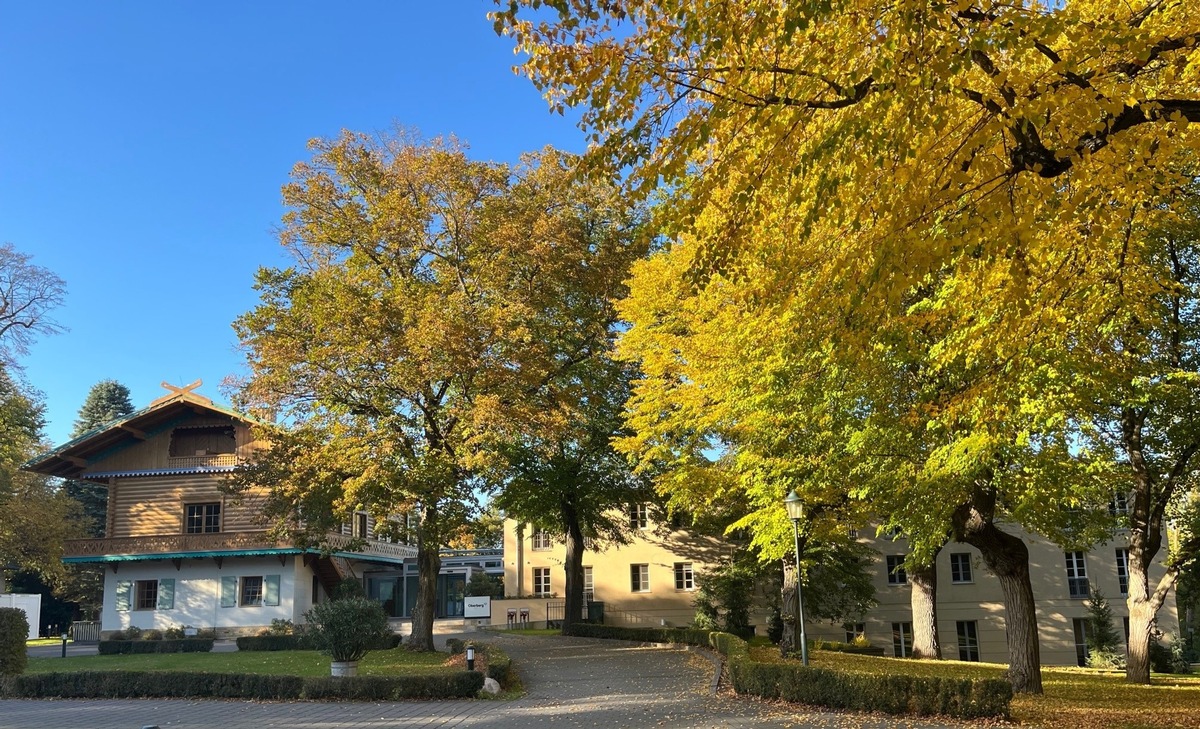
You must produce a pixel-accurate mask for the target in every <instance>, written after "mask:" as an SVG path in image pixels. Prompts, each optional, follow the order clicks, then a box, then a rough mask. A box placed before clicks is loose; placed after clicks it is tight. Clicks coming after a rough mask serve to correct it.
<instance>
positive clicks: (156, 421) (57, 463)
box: [21, 383, 259, 478]
mask: <svg viewBox="0 0 1200 729" xmlns="http://www.w3.org/2000/svg"><path fill="white" fill-rule="evenodd" d="M198 384H199V383H194V384H193V385H191V386H189V387H186V388H177V387H169V386H168V389H170V390H171V391H172V392H171V393H170V394H167V395H164V396H163V397H160V398H158V399H157V400H155V401H154V402H152V403H150V404H149V405H148V406H147V407H145V408H142V409H141V410H138V411H137V412H135V413H130V414H129V415H126V416H124V417H121V418H117V419H116V420H113V421H111V422H108V423H105V424H104V425H101V426H98V427H96V428H93V429H92V430H89V431H88V432H86V433H84V434H83V435H81V436H79V437H78V438H75V439H74V440H71V441H68V442H67V443H64V444H62V445H60V446H58V447H57V448H55V449H54V450H52V451H50V452H48V453H45V454H43V455H40V456H38V457H36V458H33V459H30V460H29V462H28V463H26V464H25V465H23V466H21V468H22V469H24V470H26V471H33V472H34V473H41V474H45V475H47V476H59V477H61V478H79V477H80V474H82V473H83V472H84V471H86V470H87V468H88V466H89V465H90V463H89V462H90V461H92V460H100V459H101V458H104V457H107V456H109V455H111V454H112V453H113V452H114V451H116V450H119V449H121V448H124V447H127V446H129V445H133V444H134V443H137V442H139V441H144V440H146V439H148V438H150V437H152V436H154V435H157V434H159V433H161V432H162V431H164V430H166V429H168V428H171V427H173V426H174V425H175V424H176V423H179V422H182V421H183V420H185V419H187V418H190V417H192V416H194V415H212V414H216V415H221V416H225V417H228V418H231V419H233V420H240V421H242V422H245V423H258V422H259V421H257V420H256V419H254V418H252V417H250V416H248V415H245V414H243V413H239V412H237V411H236V410H231V409H229V408H226V407H223V406H220V405H217V404H215V403H214V402H213V401H212V400H210V399H208V398H207V397H204V396H203V395H198V394H196V393H194V392H192V391H191V389H192V387H195V386H196V385H198ZM164 385H165V383H164Z"/></svg>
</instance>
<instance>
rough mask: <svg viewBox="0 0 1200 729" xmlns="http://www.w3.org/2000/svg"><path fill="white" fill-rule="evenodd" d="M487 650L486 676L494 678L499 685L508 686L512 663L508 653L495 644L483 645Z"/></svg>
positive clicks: (510, 681) (511, 677) (511, 675)
mask: <svg viewBox="0 0 1200 729" xmlns="http://www.w3.org/2000/svg"><path fill="white" fill-rule="evenodd" d="M483 649H484V650H485V651H487V658H488V665H487V677H488V678H494V679H496V682H497V683H499V684H500V685H501V686H508V685H509V684H511V683H512V680H513V667H512V665H513V663H512V659H511V658H509V657H508V654H507V653H505V652H504V651H502V650H500V649H499V648H497V647H496V646H493V645H487V646H483Z"/></svg>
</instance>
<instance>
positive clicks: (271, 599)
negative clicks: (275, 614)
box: [263, 575, 279, 605]
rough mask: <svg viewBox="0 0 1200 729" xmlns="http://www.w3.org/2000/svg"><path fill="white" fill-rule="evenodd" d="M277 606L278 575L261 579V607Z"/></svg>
mask: <svg viewBox="0 0 1200 729" xmlns="http://www.w3.org/2000/svg"><path fill="white" fill-rule="evenodd" d="M278 604H279V575H267V576H266V577H263V605H278Z"/></svg>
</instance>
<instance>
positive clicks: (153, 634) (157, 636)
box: [141, 628, 163, 640]
mask: <svg viewBox="0 0 1200 729" xmlns="http://www.w3.org/2000/svg"><path fill="white" fill-rule="evenodd" d="M141 637H142V640H162V639H163V632H162V631H161V630H159V629H158V628H150V629H149V630H143V631H142V636H141Z"/></svg>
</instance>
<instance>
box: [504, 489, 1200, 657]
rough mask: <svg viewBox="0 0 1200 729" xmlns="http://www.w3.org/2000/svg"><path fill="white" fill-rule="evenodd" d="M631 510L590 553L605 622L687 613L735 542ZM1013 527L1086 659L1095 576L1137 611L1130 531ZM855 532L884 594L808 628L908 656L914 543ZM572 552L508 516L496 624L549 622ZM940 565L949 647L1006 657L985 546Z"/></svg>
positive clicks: (1121, 608)
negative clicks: (1066, 534)
mask: <svg viewBox="0 0 1200 729" xmlns="http://www.w3.org/2000/svg"><path fill="white" fill-rule="evenodd" d="M628 517H629V519H630V521H631V525H636V526H637V528H636V529H635V530H634V531H635V536H634V539H633V540H632V541H631V543H629V544H627V545H619V546H610V547H608V548H606V549H605V550H604V551H599V552H597V551H592V550H586V551H585V552H584V558H583V564H584V568H585V589H586V591H587V592H588V598H589V599H591V600H595V601H599V602H603V603H604V613H605V614H604V622H605V623H606V624H609V625H664V624H665V625H670V626H686V625H688V624H690V623H691V622H692V619H693V617H694V615H695V609H694V607H693V606H692V601H693V599H694V597H695V589H696V587H697V585H698V581H699V579H700V576H701V575H702V573H703V572H705V571H706V570H708V569H711V568H712V567H714V566H715V565H716V564H717V563H719V562H720V561H721V560H722V559H723V558H727V557H729V556H730V555H731V554H732V548H731V547H730V546H729V545H728V544H727V543H725V542H723V541H722V540H720V539H717V538H713V537H701V536H697V535H695V534H693V533H692V532H690V531H688V530H687V529H683V528H676V527H672V526H671V525H669V524H662V523H655V522H654V521H653V518H652V516H651V515H650V514H648V513H647V511H646V509H645V507H631V509H630V513H629V514H628ZM1006 529H1007V530H1008V531H1010V532H1012V533H1014V534H1018V535H1019V536H1020V537H1021V538H1022V539H1023V540H1024V541H1025V543H1026V545H1027V546H1028V548H1029V559H1030V565H1029V569H1030V574H1031V577H1032V582H1033V593H1034V599H1035V601H1036V604H1037V620H1038V633H1039V636H1040V640H1041V657H1042V663H1043V664H1044V665H1077V664H1078V663H1079V661H1080V659H1081V656H1082V655H1083V653H1082V651H1083V646H1084V641H1085V638H1086V627H1085V625H1084V622H1085V620H1086V618H1087V616H1088V611H1087V596H1088V593H1089V590H1090V589H1091V588H1092V587H1095V588H1097V589H1099V590H1100V591H1101V592H1102V593H1103V594H1104V595H1105V597H1107V598H1108V601H1109V605H1110V606H1111V607H1112V611H1113V617H1114V623H1115V625H1114V627H1116V628H1117V630H1118V631H1121V630H1122V626H1123V624H1125V623H1126V620H1125V619H1126V618H1127V616H1128V614H1129V612H1128V609H1127V608H1126V605H1125V600H1124V597H1125V590H1124V587H1123V586H1124V584H1125V582H1126V579H1127V576H1128V572H1127V570H1126V569H1125V564H1126V563H1125V562H1124V561H1123V560H1124V558H1125V557H1124V555H1125V552H1124V550H1125V547H1126V545H1127V538H1126V536H1125V535H1124V534H1118V535H1117V536H1116V537H1115V538H1114V539H1113V540H1112V541H1110V542H1108V543H1107V544H1105V545H1100V546H1097V547H1095V548H1093V549H1092V550H1090V551H1083V552H1076V551H1067V550H1063V549H1062V548H1060V547H1058V546H1056V545H1054V544H1052V543H1050V542H1049V541H1047V540H1045V539H1043V538H1041V537H1038V536H1036V535H1032V534H1029V533H1027V532H1023V531H1020V530H1017V529H1014V528H1011V527H1007V528H1006ZM858 538H859V541H860V542H862V543H864V544H867V545H868V546H870V547H871V548H872V549H874V550H875V551H876V552H877V553H878V555H877V558H876V562H875V568H874V582H875V594H876V599H877V600H878V601H879V605H878V607H876V608H875V609H874V610H872V611H871V612H870V613H869V614H868V615H866V616H864V618H863V619H862V620H861V621H860V622H858V623H856V624H854V625H849V626H846V625H842V624H841V623H838V624H829V623H827V622H813V621H810V622H809V623H808V625H807V632H808V635H809V638H810V639H818V638H819V639H824V640H837V641H845V640H849V639H851V638H853V637H854V635H855V634H856V633H861V634H863V635H865V636H866V637H867V639H868V640H870V641H871V643H872V644H873V645H875V646H879V647H882V648H884V650H885V652H886V654H887V655H896V656H903V655H907V654H908V653H909V652H910V651H911V644H912V609H911V604H910V600H911V586H910V585H909V583H908V580H907V575H905V574H904V573H903V571H902V570H897V569H893V568H895V567H896V565H898V564H900V563H902V562H903V560H904V557H905V556H906V555H907V552H908V545H907V543H906V542H905V540H904V539H903V538H898V539H896V540H891V539H888V538H886V537H876V536H875V535H874V529H871V530H869V531H867V530H863V531H860V532H858ZM565 552H566V550H565V547H564V545H563V544H562V543H561V541H560V540H556V539H553V538H550V537H549V535H546V534H544V533H540V532H537V531H535V530H533V529H531V528H530V527H529V526H528V525H518V524H517V522H515V521H513V520H511V519H510V520H507V521H506V522H505V525H504V585H505V591H506V594H507V597H508V598H511V599H509V600H504V601H497V602H494V603H493V623H496V624H503V623H504V615H503V611H505V610H506V606H507V607H513V606H518V605H519V606H520V608H521V609H523V610H524V609H528V610H529V614H530V616H531V620H532V621H534V622H535V623H540V622H541V621H544V620H545V619H546V618H547V617H548V615H550V614H551V612H552V610H553V608H552V606H553V605H554V604H555V603H556V602H561V600H562V597H563V593H564V579H565V575H564V571H563V564H564V561H565V556H566V555H565ZM937 568H938V598H937V602H938V629H939V633H940V638H941V644H942V654H943V656H944V657H945V658H948V659H960V658H961V659H963V660H979V661H988V662H996V663H1004V662H1006V661H1007V659H1008V647H1007V644H1006V642H1005V627H1004V598H1003V594H1002V592H1001V589H1000V583H999V580H997V579H996V578H995V577H994V576H993V575H991V574H990V573H989V572H988V570H987V568H986V567H985V566H984V564H983V559H982V557H981V556H980V554H979V551H978V550H976V549H975V548H973V547H970V546H967V545H965V544H957V543H953V542H952V543H950V544H947V545H946V547H945V548H943V549H942V551H941V553H940V554H939V555H938V559H937ZM1162 573H1163V568H1162V567H1161V565H1158V566H1156V568H1155V569H1154V570H1153V571H1152V573H1151V576H1152V579H1155V580H1157V579H1158V578H1159V577H1160V576H1161V575H1162ZM517 598H523V599H517ZM765 617H766V616H765V614H764V613H760V614H756V615H755V616H754V622H756V623H757V624H758V625H759V628H758V631H759V633H760V634H761V633H763V632H764V631H765V628H764V626H765V622H766V621H765ZM1158 626H1159V629H1160V630H1162V631H1163V632H1164V633H1168V634H1169V633H1173V632H1177V631H1178V629H1179V628H1178V626H1179V620H1178V614H1177V611H1176V605H1175V597H1174V593H1173V592H1172V595H1171V596H1170V597H1169V598H1168V600H1167V603H1166V604H1165V605H1164V606H1163V608H1162V610H1161V611H1159V616H1158Z"/></svg>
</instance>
